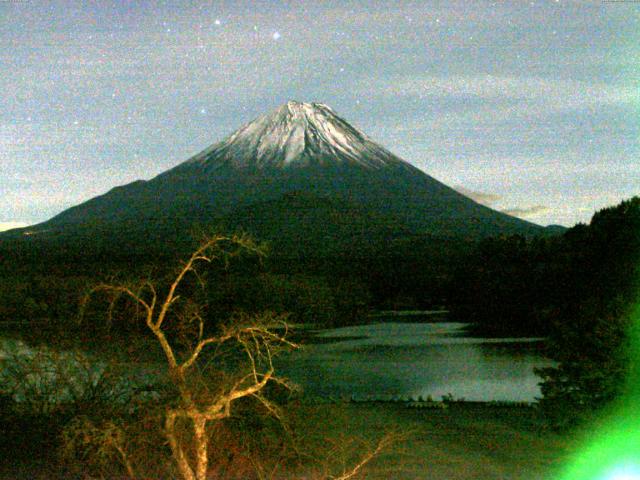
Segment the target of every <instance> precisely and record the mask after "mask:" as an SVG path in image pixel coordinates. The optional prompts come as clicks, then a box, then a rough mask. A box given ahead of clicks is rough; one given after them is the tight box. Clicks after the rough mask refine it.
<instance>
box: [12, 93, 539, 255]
mask: <svg viewBox="0 0 640 480" xmlns="http://www.w3.org/2000/svg"><path fill="white" fill-rule="evenodd" d="M194 225H200V226H209V225H217V226H218V227H219V228H226V229H243V230H247V231H249V232H250V233H253V234H254V235H255V236H256V237H258V238H260V239H265V240H271V241H272V242H275V243H277V244H278V245H279V246H280V247H282V248H288V249H294V250H296V249H297V250H299V251H300V252H304V251H305V250H309V249H316V248H324V249H329V250H340V249H341V248H342V247H344V246H345V245H356V244H361V245H366V244H371V243H372V242H385V241H389V240H390V239H394V238H400V237H406V236H411V235H432V236H439V237H452V236H454V237H459V238H460V237H464V238H467V239H478V238H482V237H486V236H490V235H496V234H523V235H537V234H541V233H543V232H544V230H545V229H544V228H543V227H541V226H538V225H535V224H533V223H530V222H526V221H523V220H521V219H518V218H515V217H511V216H509V215H506V214H504V213H501V212H497V211H495V210H492V209H490V208H488V207H486V206H483V205H480V204H478V203H476V202H474V201H473V200H471V199H470V198H468V197H466V196H464V195H462V194H460V193H458V192H457V191H455V190H454V189H452V188H450V187H448V186H446V185H444V184H443V183H441V182H439V181H437V180H436V179H434V178H432V177H431V176H429V175H427V174H426V173H424V172H423V171H421V170H419V169H418V168H416V167H414V166H412V165H411V164H409V163H407V162H405V161H404V160H402V159H400V158H398V157H397V156H395V155H394V154H393V153H391V152H390V151H388V150H386V149H385V148H383V147H382V146H380V145H378V144H377V143H375V142H374V141H373V140H371V139H370V138H369V137H368V136H367V135H365V134H364V133H362V132H361V131H360V130H358V129H357V128H355V127H353V126H352V125H350V124H349V123H348V122H346V121H345V120H343V119H342V118H340V117H339V116H338V115H337V114H336V113H335V112H334V111H333V110H332V109H331V108H330V107H328V106H327V105H324V104H319V103H300V102H294V101H290V102H288V103H286V104H285V105H282V106H281V107H279V108H277V109H276V110H274V111H273V112H271V113H269V114H267V115H264V116H261V117H259V118H257V119H255V120H253V121H251V122H249V123H247V124H246V125H244V126H243V127H241V128H240V129H238V130H237V131H236V132H234V133H233V134H231V135H230V136H229V137H227V138H226V139H224V140H222V141H221V142H219V143H216V144H214V145H212V146H210V147H209V148H207V149H205V150H203V151H202V152H200V153H198V154H197V155H195V156H194V157H192V158H190V159H188V160H187V161H185V162H183V163H181V164H179V165H177V166H176V167H174V168H172V169H170V170H168V171H165V172H164V173H161V174H160V175H158V176H157V177H155V178H153V179H151V180H139V181H135V182H133V183H130V184H127V185H124V186H120V187H116V188H114V189H112V190H110V191H109V192H107V193H105V194H104V195H101V196H98V197H95V198H92V199H91V200H89V201H87V202H84V203H82V204H80V205H77V206H75V207H72V208H69V209H68V210H65V211H63V212H62V213H60V214H58V215H57V216H55V217H53V218H51V219H50V220H48V221H45V222H43V223H41V224H38V225H35V226H31V227H27V228H23V229H18V230H13V231H11V232H7V233H6V234H5V235H3V236H4V237H5V239H6V238H7V237H8V236H9V237H12V238H16V237H22V238H24V239H25V240H26V239H27V238H28V239H32V240H29V241H35V239H37V238H50V239H53V238H57V239H59V240H61V241H67V240H68V241H71V240H72V239H73V240H74V241H81V240H82V239H84V242H83V243H84V244H85V246H89V245H90V246H91V247H92V248H98V247H96V245H98V246H100V247H99V248H101V249H102V250H109V248H111V247H110V246H113V245H116V244H117V245H118V246H119V248H124V249H126V250H128V251H129V250H140V243H143V244H149V243H153V242H156V243H163V242H164V243H165V244H166V243H171V244H173V243H175V242H178V243H179V242H181V241H183V240H184V239H185V237H186V236H187V235H188V234H189V232H190V231H191V230H192V229H193V226H194Z"/></svg>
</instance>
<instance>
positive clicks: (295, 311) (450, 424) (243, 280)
mask: <svg viewBox="0 0 640 480" xmlns="http://www.w3.org/2000/svg"><path fill="white" fill-rule="evenodd" d="M208 242H209V243H207V241H205V243H201V244H200V247H199V248H198V249H197V250H196V251H195V253H194V254H192V255H191V256H190V257H186V258H187V261H186V263H183V264H181V266H180V267H179V268H178V270H177V271H176V270H174V269H173V268H171V267H170V266H169V263H170V262H167V261H166V259H165V261H164V262H160V263H158V264H157V265H156V264H153V263H148V262H147V263H144V262H143V263H141V264H135V263H134V264H132V265H128V266H126V267H123V266H122V264H117V263H114V264H109V263H108V262H106V263H104V264H101V265H100V266H97V265H96V264H95V263H92V262H91V261H87V262H85V263H77V264H72V263H69V264H66V265H65V264H55V265H54V267H53V269H52V272H50V273H46V274H45V273H44V272H43V271H38V270H37V268H36V269H34V270H31V269H30V268H29V266H28V264H24V265H20V266H19V268H16V269H15V271H11V272H10V273H8V271H7V272H6V274H5V275H4V277H2V280H0V282H1V283H2V288H1V289H0V321H1V322H2V325H1V327H2V329H3V331H4V332H11V331H14V332H17V334H19V335H20V336H22V337H23V338H24V339H26V340H27V341H29V342H30V343H32V344H33V345H44V347H43V349H41V350H39V351H40V352H41V353H42V356H37V355H36V356H34V357H30V360H28V361H26V363H24V362H23V363H21V361H22V360H20V359H19V358H18V357H15V358H13V359H12V358H9V359H4V361H3V367H4V368H3V375H4V376H3V377H2V379H1V380H2V381H1V382H0V401H1V402H2V405H0V407H2V408H1V409H0V410H1V411H2V415H1V417H2V418H0V422H2V427H3V430H5V431H6V432H9V435H5V439H6V438H11V441H8V442H7V440H5V445H3V446H2V448H3V450H4V453H5V455H4V458H5V459H12V460H13V463H14V464H13V465H6V466H5V467H4V468H5V470H6V472H7V473H6V475H8V476H11V475H14V477H15V476H16V475H17V476H20V475H22V474H21V473H20V471H21V470H20V469H21V468H25V469H27V470H29V469H31V470H29V472H30V473H28V474H27V473H25V475H24V477H29V478H31V477H33V475H35V474H36V473H37V472H34V471H33V468H36V470H37V467H38V465H37V464H33V462H32V458H31V456H32V455H33V453H34V452H36V451H40V450H44V451H47V452H48V454H47V455H46V456H44V457H43V460H42V461H43V462H46V464H43V465H41V466H40V467H41V472H40V473H41V474H42V475H44V476H46V478H54V477H55V475H59V477H60V478H71V477H72V476H74V475H76V476H77V477H78V478H80V477H82V476H83V475H84V476H83V477H82V478H87V477H86V475H90V476H91V477H93V478H100V477H105V478H110V477H114V476H116V477H119V478H125V477H126V478H176V477H179V478H183V479H186V480H200V479H204V478H206V477H207V475H209V476H211V475H215V478H229V479H232V478H247V479H250V478H256V479H263V478H274V479H275V478H297V477H296V476H300V475H305V476H307V477H308V478H314V479H315V478H318V479H320V478H333V479H343V480H346V479H347V478H357V477H358V476H362V475H364V473H365V472H366V471H368V472H369V473H368V475H369V476H368V477H367V478H389V475H390V473H389V470H388V469H391V470H393V472H394V473H393V478H416V477H418V478H419V477H420V475H422V473H420V474H418V473H417V472H429V475H430V477H431V478H448V479H456V478H460V479H466V478H501V477H503V478H505V477H508V478H542V475H543V474H544V475H546V474H547V472H550V471H551V470H553V467H554V464H555V462H557V461H561V460H562V458H563V455H564V453H563V452H565V451H567V449H569V450H570V449H571V447H570V445H568V444H567V442H566V438H568V432H571V431H573V430H571V428H574V427H575V425H580V424H584V422H585V419H587V418H589V417H591V416H592V415H593V414H594V413H597V412H598V411H599V410H600V409H601V408H602V407H603V406H605V405H607V404H608V403H610V402H611V401H612V400H614V399H615V398H617V396H618V395H619V393H620V391H621V388H622V386H623V385H624V378H625V377H626V376H627V374H628V370H629V365H630V362H629V358H628V352H629V350H628V345H627V343H626V342H627V339H628V336H627V331H628V328H629V325H630V322H631V317H630V315H631V313H630V312H631V307H632V306H633V304H634V302H635V301H636V299H637V298H639V295H638V293H639V292H640V289H639V284H638V279H640V271H639V268H640V198H634V199H631V200H629V201H626V202H623V203H622V204H620V205H618V206H616V207H612V208H609V209H605V210H603V211H601V212H598V213H597V214H596V215H594V218H593V220H592V222H591V224H590V225H588V226H586V225H578V226H576V227H574V228H572V229H570V230H568V231H567V232H566V233H564V234H563V235H562V236H558V237H556V238H547V239H525V238H522V237H509V238H499V239H491V240H486V241H484V242H482V243H480V244H479V245H477V246H476V247H475V248H470V246H469V245H466V250H464V249H462V250H460V249H458V247H460V246H461V245H464V242H458V243H456V242H452V244H451V245H454V246H455V248H453V251H450V252H448V254H447V255H448V258H450V259H453V258H455V259H457V260H456V261H455V262H453V263H452V264H453V268H452V266H451V265H450V266H449V267H448V269H447V268H445V267H444V265H445V262H441V263H438V262H435V263H434V265H432V266H431V267H430V268H429V269H425V271H420V272H419V273H417V277H415V278H417V279H418V281H417V285H419V288H422V289H423V290H420V289H419V288H416V287H415V286H412V287H408V286H406V285H405V284H407V285H408V284H409V283H411V282H410V280H411V279H412V278H414V277H412V275H413V274H414V273H416V271H417V270H416V269H417V267H416V266H415V265H414V266H411V265H410V264H411V262H410V261H409V260H407V259H411V258H415V257H416V256H419V255H420V251H419V250H417V251H416V250H415V248H413V247H415V246H416V244H415V243H414V244H412V249H410V250H412V252H411V254H408V255H407V257H406V258H404V259H402V260H400V261H398V262H397V263H394V262H393V261H392V259H393V258H394V256H393V254H391V255H389V256H384V257H380V258H377V259H376V258H375V257H372V258H369V259H368V261H367V262H365V263H364V265H365V266H364V267H360V268H366V269H369V270H368V272H369V273H370V275H369V276H367V275H365V273H366V272H363V271H362V270H358V269H355V268H354V269H351V268H350V267H349V266H350V265H354V264H352V263H349V261H347V260H344V259H343V260H344V261H342V262H338V264H337V265H336V264H335V263H332V262H327V264H326V265H324V266H321V265H316V266H315V267H313V268H310V269H309V271H302V272H301V271H296V269H295V268H294V269H290V270H286V269H285V270H284V271H283V269H284V268H285V267H284V266H283V265H280V266H278V267H276V266H274V265H273V264H271V265H269V264H267V263H265V262H264V260H262V256H263V250H262V247H261V246H258V245H256V244H255V243H253V242H252V241H250V240H249V239H247V238H246V237H224V236H223V237H213V240H211V239H209V240H208ZM418 243H419V242H418ZM405 246H406V245H405ZM397 247H398V245H395V246H394V247H393V248H397ZM393 248H392V250H393ZM402 248H404V247H402ZM463 250H464V252H463ZM399 251H402V249H400V250H399ZM247 253H250V254H251V255H247ZM396 253H397V252H396ZM232 257H233V262H231V263H230V264H228V262H227V260H230V259H231V258H232ZM433 258H436V257H434V256H432V255H431V254H427V253H425V255H424V257H423V258H422V259H421V261H420V262H421V263H419V264H418V265H424V263H425V262H426V263H428V261H427V260H425V259H433ZM14 260H15V261H16V262H18V264H19V259H14ZM117 265H119V268H121V270H120V271H119V272H118V271H116V270H118V268H116V266H117ZM196 265H200V266H201V267H205V268H199V269H197V268H196ZM307 266H308V265H307ZM334 267H335V268H334ZM4 268H7V267H6V265H5V266H4ZM296 268H301V267H300V265H298V267H296ZM327 269H333V270H332V273H331V274H328V273H327ZM418 270H419V269H418ZM425 272H428V273H425ZM98 278H102V279H103V281H101V282H98V280H97V279H98ZM437 282H440V283H441V284H440V285H438V286H437V287H435V286H433V284H434V283H437ZM443 285H444V286H443ZM385 286H386V287H388V288H387V289H386V290H385V288H384V287H385ZM405 287H406V288H405ZM420 291H422V292H423V295H424V298H422V299H419V297H418V295H419V292H420ZM88 293H89V295H88ZM103 294H106V295H103ZM445 294H446V298H447V299H448V300H447V302H446V306H447V307H449V308H450V309H451V310H452V314H453V315H454V316H457V317H458V318H460V319H463V320H464V319H468V320H472V321H473V322H474V325H475V328H476V330H477V331H478V332H481V333H482V334H492V335H517V334H526V335H531V334H534V335H545V336H547V337H548V346H549V347H550V348H549V352H550V355H551V356H552V357H553V358H554V359H555V360H556V361H557V362H558V366H557V367H554V368H548V369H543V370H541V371H539V372H538V373H539V375H540V376H541V379H542V380H543V384H542V393H543V398H542V400H541V402H540V403H539V406H538V407H539V408H537V409H536V410H532V409H519V410H511V411H509V413H505V414H503V413H501V411H498V410H496V409H495V408H493V407H474V406H470V405H466V406H462V405H457V406H455V407H454V408H450V409H448V410H447V411H411V412H410V411H409V410H406V409H402V408H399V407H398V406H397V405H390V404H386V405H368V404H367V405H364V404H361V405H341V406H335V405H334V406H330V405H321V406H317V407H311V406H308V405H304V404H302V403H301V402H300V401H299V400H300V396H299V394H298V393H297V392H294V391H291V390H290V389H289V388H288V385H287V383H286V381H285V380H284V379H279V378H278V377H277V372H275V371H274V369H273V364H272V358H273V355H275V354H277V353H278V351H279V350H280V349H281V348H283V347H284V348H295V347H296V345H295V344H293V343H292V342H291V340H290V338H289V337H288V336H287V334H288V331H287V329H286V327H285V328H279V329H276V328H274V327H276V326H277V324H278V323H280V322H282V321H284V320H286V321H290V322H294V323H297V322H304V323H311V324H316V325H320V326H330V325H341V324H344V323H353V322H355V321H360V320H361V319H362V318H364V316H365V313H366V312H368V311H369V310H370V309H372V308H385V307H390V306H405V307H406V306H410V307H422V308H425V307H428V306H430V307H433V306H439V305H440V304H441V303H442V300H443V295H445ZM82 299H85V300H86V301H84V302H83V301H82ZM81 304H82V305H83V308H82V309H80V310H78V305H81ZM114 346H116V348H114ZM69 349H72V350H73V351H79V352H84V353H79V354H78V355H80V356H79V357H78V358H77V359H75V360H73V362H76V364H78V365H80V366H83V367H82V372H83V373H81V374H80V375H78V372H75V373H73V374H71V373H70V372H69V371H67V370H64V369H60V367H59V365H64V364H66V365H69V364H70V363H69V362H67V361H66V359H63V358H62V357H61V355H62V353H61V352H63V351H65V350H69ZM51 355H53V356H54V357H55V356H58V360H64V361H58V362H57V363H55V362H54V363H52V362H51V361H50V358H49V360H47V356H49V357H50V356H51ZM65 362H66V363H65ZM96 362H102V365H103V367H101V369H100V371H98V372H96V371H94V369H93V367H91V365H96ZM134 363H135V368H134V367H133V365H134ZM54 364H55V365H58V366H52V365H54ZM144 365H146V366H149V367H153V368H156V367H157V366H158V365H163V372H161V373H159V374H157V375H155V376H153V375H152V376H151V377H149V378H150V379H151V380H149V381H148V382H147V383H144V382H143V384H140V383H139V379H138V380H134V379H132V378H131V375H132V372H135V371H137V370H138V369H139V368H140V367H141V366H144ZM21 368H22V370H20V369H21ZM12 369H13V372H14V374H13V376H12V377H11V370H12ZM29 369H31V370H29ZM7 372H9V377H7V376H6V373H7ZM34 372H35V373H38V374H40V375H42V374H44V375H45V376H49V377H48V378H52V376H53V377H55V378H60V379H62V383H56V382H54V384H53V385H50V384H47V385H44V384H37V382H36V384H30V383H29V381H28V380H29V379H33V378H35V376H34V375H29V374H30V373H31V374H33V373H34ZM65 376H66V377H65ZM71 377H73V378H74V379H75V380H74V381H70V380H69V378H71ZM7 378H13V379H14V382H13V383H11V382H8V381H7ZM65 378H66V379H65ZM20 379H22V380H20ZM78 379H79V380H78ZM18 380H20V381H18ZM78 381H80V383H81V385H80V386H78V385H77V382H78ZM20 382H22V383H20ZM74 382H75V383H74ZM122 382H125V384H127V385H128V386H127V387H126V388H123V387H122V385H123V383H122ZM127 382H128V383H127ZM136 382H138V383H136ZM45 383H46V382H45ZM20 388H22V390H20ZM25 388H26V390H25ZM16 392H19V395H18V396H20V395H21V396H22V400H20V401H16V398H17V397H16V395H17V393H16ZM60 392H63V394H64V396H65V398H66V400H65V401H63V402H55V401H51V398H52V395H58V394H59V393H60ZM513 412H517V413H515V414H513ZM341 416H344V417H345V418H349V419H350V421H351V422H353V423H349V424H340V425H339V424H338V423H336V422H337V420H336V419H337V418H339V417H341ZM327 419H329V420H330V421H329V420H327ZM581 422H582V423H581ZM319 425H322V426H323V427H326V429H324V428H322V429H319V428H318V426H319ZM547 429H555V431H558V432H562V434H561V435H559V434H557V433H552V432H550V431H548V430H547ZM397 431H401V432H403V435H398V434H397V433H393V432H397ZM408 431H409V432H411V435H409V436H408V437H406V436H405V435H404V433H405V432H408ZM436 432H440V433H436ZM442 432H445V433H444V434H442ZM402 445H404V446H405V448H407V450H403V448H402ZM34 449H38V450H34ZM398 449H399V450H398ZM406 451H409V452H412V454H413V455H408V456H407V455H405V454H404V453H406ZM29 452H31V453H30V454H29V456H27V457H24V456H23V457H22V458H24V461H22V460H20V459H21V453H23V454H27V453H29ZM365 467H367V468H368V470H366V469H365ZM385 469H386V470H385ZM11 472H13V473H11ZM518 475H520V476H518ZM538 475H540V476H538Z"/></svg>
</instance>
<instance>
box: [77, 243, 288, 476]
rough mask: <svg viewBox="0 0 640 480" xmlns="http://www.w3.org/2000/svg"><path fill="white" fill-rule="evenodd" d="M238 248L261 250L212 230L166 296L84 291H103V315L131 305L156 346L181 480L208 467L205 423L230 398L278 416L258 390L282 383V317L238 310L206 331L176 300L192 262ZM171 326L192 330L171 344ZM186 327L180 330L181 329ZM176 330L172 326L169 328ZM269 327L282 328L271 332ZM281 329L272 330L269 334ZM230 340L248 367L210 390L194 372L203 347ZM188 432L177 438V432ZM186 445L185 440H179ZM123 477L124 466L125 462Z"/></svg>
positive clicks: (225, 408)
mask: <svg viewBox="0 0 640 480" xmlns="http://www.w3.org/2000/svg"><path fill="white" fill-rule="evenodd" d="M241 252H252V253H255V254H257V255H263V254H264V250H263V248H262V247H261V246H260V245H257V244H256V243H255V242H254V241H252V240H251V239H250V238H249V237H247V236H225V235H216V236H212V237H210V238H207V239H206V240H205V241H204V242H202V243H201V245H200V246H199V247H198V249H197V250H196V251H195V252H193V254H192V255H191V256H190V257H189V259H188V260H187V261H186V262H185V263H184V264H183V265H182V266H181V267H180V269H179V270H178V272H177V274H176V276H175V277H174V278H173V280H172V281H171V283H170V284H169V285H168V288H166V287H165V290H166V293H164V294H162V295H161V294H159V291H160V290H161V289H160V288H158V287H157V286H156V285H154V283H153V282H151V281H144V282H141V283H139V284H137V285H126V284H109V283H102V284H99V285H97V286H95V287H94V288H93V289H92V290H91V292H90V294H89V296H91V295H93V294H95V293H97V292H106V293H108V294H110V295H111V299H110V308H109V317H110V318H111V315H112V314H113V310H114V307H115V305H116V302H117V301H118V299H119V298H122V297H124V298H126V299H128V300H129V301H131V302H133V303H134V304H135V305H136V306H137V307H138V308H139V309H140V312H141V314H142V315H141V316H142V317H143V319H144V322H145V323H146V326H147V328H148V329H149V331H150V332H151V333H152V334H153V336H154V338H155V340H156V341H157V342H158V344H159V345H160V347H161V349H162V352H163V353H164V358H165V360H166V366H167V369H168V372H167V373H168V378H169V379H170V381H171V383H172V384H173V386H174V387H175V389H176V391H177V393H178V399H177V400H178V401H177V402H175V405H172V406H167V407H166V410H165V411H164V433H165V435H166V439H167V441H168V444H169V446H170V448H171V453H172V457H173V460H174V461H175V464H176V467H177V469H178V472H179V474H180V476H181V477H182V478H183V479H184V480H204V479H205V478H206V476H207V470H208V467H209V465H208V459H209V454H208V450H209V448H210V437H209V435H208V433H207V427H208V426H209V424H210V423H211V422H216V421H220V420H223V419H225V418H227V417H229V416H230V415H231V411H232V406H233V404H234V402H236V401H237V400H239V399H241V398H245V397H253V398H255V399H257V400H258V401H260V402H261V403H262V404H263V405H264V406H265V407H267V409H268V410H269V411H270V412H271V413H273V414H275V415H279V414H280V412H279V410H278V407H277V406H276V405H275V404H274V403H272V402H270V401H269V400H268V399H267V398H266V397H265V396H264V395H263V394H262V393H263V390H264V388H265V387H266V386H267V384H268V383H270V382H279V383H284V381H283V380H282V379H279V378H278V377H276V376H275V369H274V366H273V357H274V355H275V354H276V353H277V351H278V350H280V349H281V348H282V347H287V348H295V347H296V346H297V345H295V344H294V343H293V342H291V341H289V340H287V338H286V334H287V326H286V322H285V321H284V320H285V317H284V316H279V315H274V314H270V313H266V314H262V315H257V316H246V315H239V316H237V317H236V318H235V322H233V323H232V324H230V325H227V326H223V327H221V328H220V329H219V331H218V332H217V333H216V334H215V335H209V334H207V331H208V329H207V326H206V325H205V319H204V314H203V312H202V311H201V309H200V308H199V307H198V306H197V305H194V303H193V302H189V301H186V300H185V301H183V299H182V298H181V295H180V290H181V286H182V284H183V283H184V282H185V279H186V278H187V276H188V275H193V276H194V277H195V278H196V279H198V280H200V277H199V275H198V271H197V266H198V265H199V264H202V263H211V262H213V261H215V260H223V261H228V259H229V258H230V257H232V256H235V255H238V254H239V253H241ZM171 322H174V323H176V324H178V327H179V328H182V329H184V328H187V329H191V331H194V335H193V336H192V338H191V341H190V342H186V343H187V345H186V346H185V345H184V343H185V342H177V340H176V338H175V337H176V336H175V335H169V334H168V325H169V323H171ZM185 326H186V327H185ZM174 327H176V325H174ZM274 327H281V328H282V329H279V330H277V331H276V330H275V329H274ZM282 331H283V332H284V333H277V332H282ZM232 342H235V343H236V345H237V346H239V347H240V348H241V350H242V351H243V352H244V355H245V356H246V360H247V361H246V362H245V363H246V365H247V366H248V368H247V369H246V370H245V371H244V372H242V373H239V374H238V375H237V377H236V378H234V379H233V381H231V382H227V384H226V385H224V386H222V387H220V386H217V387H216V388H208V387H207V385H206V382H204V381H203V378H202V376H201V375H200V374H199V369H198V363H199V361H200V360H201V359H203V358H204V357H205V356H206V352H207V350H211V351H214V352H215V351H217V350H218V349H220V348H221V347H222V346H223V345H224V344H227V343H232ZM185 429H186V430H187V431H188V432H189V434H187V435H185V434H184V430H185ZM187 443H190V444H187ZM127 470H128V472H129V474H131V473H132V467H131V466H128V467H127Z"/></svg>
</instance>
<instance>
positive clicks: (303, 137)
mask: <svg viewBox="0 0 640 480" xmlns="http://www.w3.org/2000/svg"><path fill="white" fill-rule="evenodd" d="M186 163H187V164H200V165H202V166H208V167H219V166H220V165H222V164H226V165H230V166H233V167H236V168H246V167H255V168H270V167H275V168H289V167H301V166H307V165H314V164H317V165H357V166H360V167H365V168H369V169H379V168H382V167H384V166H387V165H389V164H398V163H400V164H404V163H405V162H403V161H402V160H400V159H399V158H397V157H396V156H395V155H393V154H392V153H391V152H389V151H388V150H386V149H384V148H383V147H381V146H379V145H377V144H376V143H375V142H373V141H372V140H371V139H370V138H369V137H367V136H366V135H365V134H364V133H362V132H361V131H360V130H358V129H357V128H355V127H353V126H352V125H350V124H349V123H348V122H346V121H345V120H343V119H342V118H340V117H339V116H338V115H337V114H336V113H335V112H334V111H333V110H332V109H331V108H330V107H329V106H327V105H325V104H322V103H302V102H297V101H289V102H287V103H285V104H284V105H282V106H280V107H278V108H277V109H275V110H274V111H272V112H271V113H268V114H266V115H263V116H261V117H258V118H256V119H255V120H253V121H251V122H249V123H247V124H245V125H244V126H242V127H241V128H239V129H238V130H237V131H236V132H234V133H233V134H231V135H230V136H228V137H227V138H226V139H224V140H223V141H221V142H219V143H217V144H214V145H212V146H211V147H209V148H207V149H206V150H204V151H202V152H201V153H199V154H197V155H196V156H195V157H193V158H191V159H190V160H188V161H187V162H186Z"/></svg>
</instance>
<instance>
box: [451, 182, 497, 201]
mask: <svg viewBox="0 0 640 480" xmlns="http://www.w3.org/2000/svg"><path fill="white" fill-rule="evenodd" d="M454 188H455V190H457V191H458V192H459V193H461V194H462V195H464V196H465V197H469V198H470V199H471V200H474V201H476V202H478V203H481V204H482V205H486V206H491V205H493V204H495V203H496V202H499V201H500V200H502V196H501V195H497V194H495V193H486V192H477V191H475V190H469V189H467V188H464V187H462V186H460V185H458V186H456V187H454Z"/></svg>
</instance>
